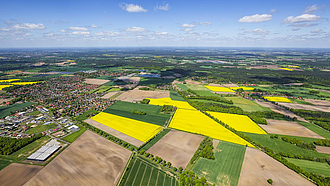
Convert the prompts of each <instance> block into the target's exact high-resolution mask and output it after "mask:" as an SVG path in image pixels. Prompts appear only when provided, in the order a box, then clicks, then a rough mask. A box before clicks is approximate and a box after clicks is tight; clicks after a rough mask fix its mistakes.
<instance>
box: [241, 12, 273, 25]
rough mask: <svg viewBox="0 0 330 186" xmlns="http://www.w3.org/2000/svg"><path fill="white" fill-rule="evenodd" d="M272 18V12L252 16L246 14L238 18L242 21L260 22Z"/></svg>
mask: <svg viewBox="0 0 330 186" xmlns="http://www.w3.org/2000/svg"><path fill="white" fill-rule="evenodd" d="M271 19H272V15H271V14H261V15H259V14H255V15H252V16H244V17H242V18H241V19H239V20H238V22H241V23H259V22H265V21H270V20H271Z"/></svg>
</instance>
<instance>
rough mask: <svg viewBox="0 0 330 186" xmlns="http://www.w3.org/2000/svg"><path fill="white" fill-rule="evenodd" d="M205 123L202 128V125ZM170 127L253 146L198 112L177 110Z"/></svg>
mask: <svg viewBox="0 0 330 186" xmlns="http://www.w3.org/2000/svg"><path fill="white" fill-rule="evenodd" d="M201 123H203V125H202V126H201V125H200V124H201ZM169 127H171V128H174V129H178V130H183V131H187V132H192V133H196V134H202V135H205V136H209V137H211V138H214V139H219V140H222V141H228V142H231V143H236V144H240V145H248V146H252V145H251V144H249V143H248V142H246V141H245V140H243V139H242V138H240V137H238V136H237V135H235V134H234V133H232V132H231V131H229V130H228V129H226V128H224V127H223V126H221V125H220V124H218V123H217V122H215V121H214V120H213V119H211V118H209V117H208V116H206V115H204V114H203V113H201V112H199V111H196V110H187V109H177V111H176V112H175V114H174V116H173V119H172V121H171V123H170V125H169Z"/></svg>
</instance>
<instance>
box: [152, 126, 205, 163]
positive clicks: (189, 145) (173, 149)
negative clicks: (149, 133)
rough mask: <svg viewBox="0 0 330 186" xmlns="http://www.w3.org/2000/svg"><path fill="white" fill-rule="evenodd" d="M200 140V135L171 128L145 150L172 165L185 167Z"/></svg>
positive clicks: (201, 138)
mask: <svg viewBox="0 0 330 186" xmlns="http://www.w3.org/2000/svg"><path fill="white" fill-rule="evenodd" d="M202 140H203V137H202V136H198V135H196V134H190V133H186V132H181V131H177V130H173V129H172V130H171V131H170V132H169V133H167V134H166V135H165V136H164V137H163V138H162V139H160V140H159V141H158V142H157V143H156V144H155V145H154V146H152V147H151V148H150V149H149V150H148V151H147V152H149V153H151V154H153V155H154V156H159V157H161V158H162V159H164V160H166V161H167V162H171V163H172V165H173V166H174V167H182V168H185V167H186V166H187V164H188V163H189V161H190V159H191V158H192V156H193V155H194V153H195V151H196V150H197V148H198V147H199V144H200V143H201V142H202Z"/></svg>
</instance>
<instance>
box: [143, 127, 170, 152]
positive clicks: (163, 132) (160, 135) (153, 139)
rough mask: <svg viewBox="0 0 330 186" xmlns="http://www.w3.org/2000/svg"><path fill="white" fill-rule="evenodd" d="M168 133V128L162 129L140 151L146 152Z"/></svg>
mask: <svg viewBox="0 0 330 186" xmlns="http://www.w3.org/2000/svg"><path fill="white" fill-rule="evenodd" d="M170 131H171V129H168V128H166V129H163V130H162V131H161V132H160V133H158V134H157V135H156V136H155V137H153V138H152V139H151V140H150V141H149V142H147V143H146V144H145V145H143V147H142V148H141V149H142V150H145V151H147V150H148V149H150V148H151V147H152V146H153V145H155V144H156V143H157V142H158V141H159V140H160V139H162V138H163V137H164V136H165V135H166V134H167V133H169V132H170Z"/></svg>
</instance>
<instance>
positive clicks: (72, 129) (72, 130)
mask: <svg viewBox="0 0 330 186" xmlns="http://www.w3.org/2000/svg"><path fill="white" fill-rule="evenodd" d="M68 129H69V130H71V132H76V131H78V130H79V127H78V126H77V125H72V126H70V127H68Z"/></svg>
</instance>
